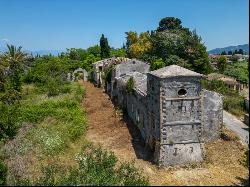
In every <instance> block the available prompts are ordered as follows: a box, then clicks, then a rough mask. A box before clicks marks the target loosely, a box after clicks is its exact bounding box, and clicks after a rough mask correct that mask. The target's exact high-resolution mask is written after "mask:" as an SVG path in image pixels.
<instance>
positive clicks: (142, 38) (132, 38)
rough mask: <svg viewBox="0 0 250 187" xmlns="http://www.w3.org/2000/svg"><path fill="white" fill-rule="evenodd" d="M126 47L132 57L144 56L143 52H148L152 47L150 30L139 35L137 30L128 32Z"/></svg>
mask: <svg viewBox="0 0 250 187" xmlns="http://www.w3.org/2000/svg"><path fill="white" fill-rule="evenodd" d="M126 35H127V36H126V38H127V43H126V48H127V54H128V56H129V57H130V58H142V56H143V54H145V53H146V52H148V51H149V50H150V49H151V47H152V44H151V41H150V35H149V33H148V32H142V33H140V35H139V36H138V34H137V33H136V32H132V31H129V32H126Z"/></svg>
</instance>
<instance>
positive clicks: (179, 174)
mask: <svg viewBox="0 0 250 187" xmlns="http://www.w3.org/2000/svg"><path fill="white" fill-rule="evenodd" d="M83 86H84V87H85V89H86V98H85V100H84V107H85V109H86V112H87V123H88V130H87V134H86V137H87V139H88V140H90V141H91V142H93V144H94V145H97V146H98V145H100V146H101V147H102V148H105V149H107V150H109V151H113V152H114V153H115V155H116V156H117V157H118V159H119V161H133V160H134V161H135V165H136V166H137V167H140V168H141V169H142V170H143V172H144V173H145V174H146V175H147V176H149V179H150V184H151V185H232V184H239V183H240V179H244V178H245V177H246V176H248V171H247V169H244V167H242V166H241V165H240V164H239V158H240V157H242V154H241V153H239V150H240V149H242V148H241V147H239V146H240V145H238V144H237V143H235V142H225V141H222V140H218V142H216V143H212V144H210V145H207V153H208V157H209V159H210V160H212V161H211V162H212V163H208V164H207V165H206V166H205V167H200V168H197V167H195V168H177V167H176V168H161V169H159V168H158V167H157V166H156V165H154V164H152V163H151V162H150V161H148V160H149V159H148V157H147V151H146V150H145V149H144V146H143V145H142V144H141V143H140V138H139V136H137V133H136V132H135V130H134V129H133V127H131V125H129V124H128V123H126V122H125V121H123V120H122V117H119V116H117V115H116V113H115V108H114V106H113V104H112V102H111V100H110V99H109V97H108V95H107V94H105V93H104V92H103V91H102V89H100V88H96V87H94V86H93V84H91V83H89V82H84V83H83ZM221 147H225V148H224V149H223V150H222V149H221ZM225 161H226V166H225ZM222 174H223V175H222Z"/></svg>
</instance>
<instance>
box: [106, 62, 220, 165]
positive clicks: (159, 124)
mask: <svg viewBox="0 0 250 187" xmlns="http://www.w3.org/2000/svg"><path fill="white" fill-rule="evenodd" d="M130 77H133V80H134V82H135V86H134V89H133V92H132V93H127V91H126V84H127V81H128V80H129V78H130ZM203 77H204V76H203V75H202V74H199V73H196V72H193V71H190V70H188V69H185V68H182V67H180V66H177V65H171V66H167V67H164V68H161V69H158V70H155V71H150V70H149V65H148V64H147V63H144V62H141V61H138V60H135V59H132V60H126V61H125V62H122V63H119V64H118V65H115V66H114V68H113V71H112V80H111V83H110V84H111V85H110V88H111V89H110V92H109V95H110V96H111V98H112V100H113V101H114V103H115V104H117V105H119V106H121V107H123V108H125V109H126V111H127V114H128V116H129V118H130V119H131V120H132V121H133V123H134V125H136V126H137V127H138V129H139V130H140V132H141V135H142V137H143V139H144V141H145V143H146V145H148V146H149V147H150V148H151V149H152V150H153V152H154V155H153V156H154V160H155V162H156V163H158V164H159V165H163V166H169V165H183V164H188V163H191V162H200V161H202V160H203V158H204V155H205V149H204V143H206V142H210V141H214V140H216V139H218V138H219V135H220V130H221V125H222V123H223V102H222V96H221V95H220V94H218V93H215V92H211V91H207V90H204V89H202V88H201V84H200V81H201V79H202V78H203Z"/></svg>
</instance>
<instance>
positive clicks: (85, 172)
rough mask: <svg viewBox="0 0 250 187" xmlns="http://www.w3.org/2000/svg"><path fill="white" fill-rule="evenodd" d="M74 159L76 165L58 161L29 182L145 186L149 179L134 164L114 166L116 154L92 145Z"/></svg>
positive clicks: (69, 184)
mask: <svg viewBox="0 0 250 187" xmlns="http://www.w3.org/2000/svg"><path fill="white" fill-rule="evenodd" d="M76 160H77V163H78V166H77V167H76V168H72V167H68V168H66V167H65V166H62V165H58V164H51V165H48V166H47V167H44V168H43V169H42V173H43V175H42V176H41V177H40V178H38V179H37V180H36V181H34V184H32V185H50V186H52V185H67V186H79V185H81V186H82V185H91V186H92V185H98V186H108V185H112V186H114V185H119V186H120V185H148V179H147V178H145V177H143V176H142V175H141V173H140V172H139V170H138V169H137V168H135V167H134V166H133V163H122V164H121V166H119V167H118V168H117V169H115V168H116V163H117V158H116V156H115V155H114V154H113V153H109V152H107V151H103V150H102V149H101V148H98V149H94V148H92V149H89V150H87V151H86V152H85V153H81V154H78V155H77V156H76ZM26 183H27V182H26ZM28 184H30V183H29V182H28Z"/></svg>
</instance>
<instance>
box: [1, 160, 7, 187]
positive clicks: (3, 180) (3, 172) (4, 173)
mask: <svg viewBox="0 0 250 187" xmlns="http://www.w3.org/2000/svg"><path fill="white" fill-rule="evenodd" d="M7 171H8V168H7V166H6V165H5V164H4V162H3V161H2V160H0V186H4V185H6V178H7Z"/></svg>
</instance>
